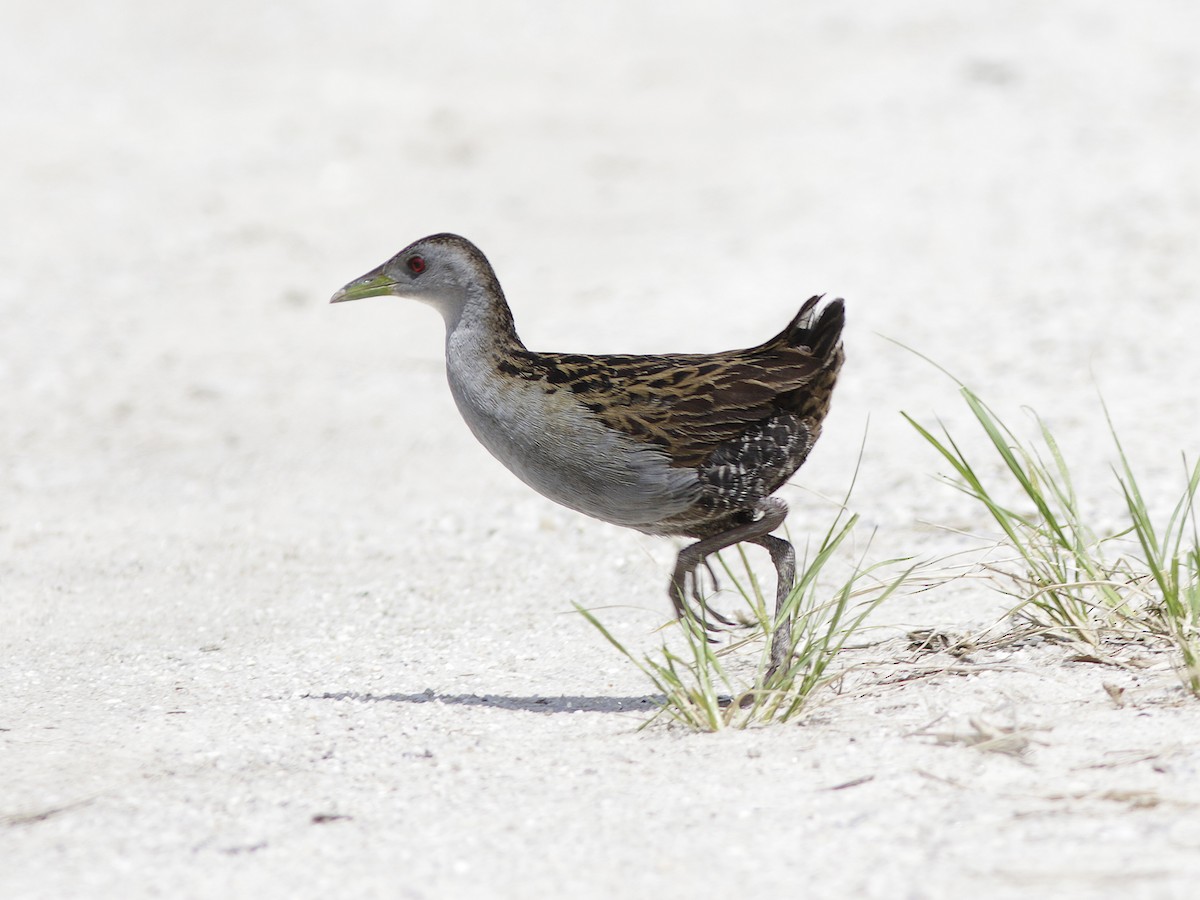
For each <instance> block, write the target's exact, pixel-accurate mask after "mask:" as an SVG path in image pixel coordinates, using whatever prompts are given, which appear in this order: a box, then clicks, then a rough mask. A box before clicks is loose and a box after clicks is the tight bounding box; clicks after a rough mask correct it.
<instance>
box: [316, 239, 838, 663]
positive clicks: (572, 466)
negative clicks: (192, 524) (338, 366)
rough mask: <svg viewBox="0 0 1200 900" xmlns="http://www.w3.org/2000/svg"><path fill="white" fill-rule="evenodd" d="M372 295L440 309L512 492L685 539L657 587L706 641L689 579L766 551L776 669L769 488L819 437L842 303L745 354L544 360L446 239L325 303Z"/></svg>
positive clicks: (457, 242)
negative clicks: (727, 555)
mask: <svg viewBox="0 0 1200 900" xmlns="http://www.w3.org/2000/svg"><path fill="white" fill-rule="evenodd" d="M379 296H396V297H404V298H411V299H414V300H420V301H423V302H424V303H426V304H428V305H430V306H433V307H434V308H435V309H436V310H438V312H440V313H441V315H442V318H443V319H444V320H445V325H446V342H445V355H446V376H447V380H448V382H449V386H450V392H451V395H452V396H453V398H454V402H455V404H456V405H457V407H458V410H459V412H460V413H461V414H462V417H463V419H464V420H465V421H466V423H467V425H468V427H469V428H470V429H471V431H472V432H473V433H474V435H475V437H476V438H477V439H478V440H479V442H480V443H481V444H483V446H484V447H485V448H487V450H488V451H490V452H491V454H492V455H493V456H495V457H496V458H497V459H498V460H499V461H500V462H501V463H503V464H504V465H505V466H506V467H508V469H510V470H511V471H512V472H513V473H514V474H515V475H516V476H517V477H518V478H520V479H521V480H522V481H523V482H525V483H526V484H527V485H529V486H530V487H532V488H533V489H534V490H536V491H538V492H539V493H541V494H543V495H544V496H546V497H548V498H549V499H551V500H553V501H556V502H557V503H560V504H562V505H563V506H566V507H568V508H570V509H573V510H576V511H578V512H581V513H584V514H586V515H589V516H592V517H594V518H596V519H600V520H602V521H605V522H610V523H612V524H614V525H620V526H624V527H627V528H632V529H635V530H637V531H640V532H643V533H645V534H650V535H662V536H675V537H683V538H690V539H693V540H694V541H695V543H691V544H688V545H686V546H684V547H683V548H682V549H681V550H680V551H679V552H678V555H677V557H676V561H675V567H674V570H673V572H672V574H671V578H670V581H669V583H668V586H667V593H668V596H669V598H670V601H671V603H672V606H673V608H674V611H675V614H676V616H679V617H683V616H685V615H687V616H692V617H698V619H699V620H700V621H702V622H703V624H704V628H705V630H706V632H712V631H714V630H715V629H718V628H720V627H721V625H724V626H732V625H734V624H735V623H734V622H733V621H732V620H730V619H729V618H727V617H725V616H724V615H722V614H720V613H718V612H716V611H714V610H712V609H711V608H709V607H708V605H707V603H706V601H705V599H704V598H703V596H702V592H701V576H700V571H699V570H700V568H701V566H703V567H704V568H705V569H707V571H708V573H709V575H710V577H712V579H713V581H714V582H715V581H716V576H715V573H714V572H713V570H712V567H711V565H710V563H709V561H708V557H709V556H711V555H713V554H715V553H718V552H720V551H721V550H724V549H726V548H728V547H732V546H734V545H735V544H738V543H741V542H743V541H745V542H749V543H752V544H756V545H758V546H760V547H763V548H765V549H766V550H767V552H768V553H769V555H770V558H771V561H772V564H773V565H774V567H775V572H776V580H777V584H776V604H775V621H774V627H773V638H772V641H771V649H770V666H769V669H768V671H767V674H768V676H770V675H771V674H773V673H774V672H775V671H777V670H779V669H780V668H781V667H785V666H786V665H787V663H788V661H789V659H790V657H791V654H792V653H793V652H794V650H793V645H792V643H791V621H790V618H785V619H784V620H783V621H780V616H781V614H782V612H783V609H784V603H785V601H786V600H787V597H788V595H789V593H790V592H791V590H792V587H793V582H794V580H795V566H796V562H795V551H794V550H793V548H792V545H791V543H789V542H788V541H787V540H785V539H784V538H782V537H779V536H777V535H774V534H772V533H771V532H773V531H775V530H776V529H777V528H779V527H780V526H781V525H782V524H783V522H784V519H785V517H786V516H787V513H788V507H787V504H786V503H785V502H784V501H783V500H782V499H780V498H778V497H775V496H773V494H774V493H775V492H776V491H777V490H778V489H779V488H780V487H782V486H783V485H784V484H785V483H786V482H787V481H788V479H789V478H791V476H792V475H793V474H794V473H795V472H796V470H797V469H799V468H800V466H801V465H802V464H803V463H804V461H805V460H806V459H807V458H808V455H809V453H810V451H811V450H812V448H813V444H814V443H816V441H817V438H818V437H820V435H821V429H822V425H823V423H824V420H825V417H826V414H827V413H828V411H829V404H830V397H831V395H832V392H833V389H834V385H835V384H836V382H837V378H838V374H839V372H840V370H841V368H842V364H843V362H844V359H845V352H844V349H843V346H842V330H843V326H844V323H845V306H844V302H843V300H842V299H841V298H837V299H834V300H831V301H829V302H824V303H823V302H822V300H823V295H817V296H813V297H811V298H809V299H808V300H807V301H805V302H804V303H803V304H802V305H801V307H800V310H799V312H797V313H796V315H795V316H794V317H793V318H792V319H791V321H790V322H789V323H788V324H787V326H786V327H785V328H784V329H783V330H782V331H780V332H779V333H778V334H777V335H775V336H774V337H772V338H771V339H769V340H767V341H765V342H763V343H761V344H758V345H757V346H754V347H750V348H747V349H744V350H729V351H725V352H719V353H667V354H656V355H619V354H605V355H590V354H583V353H541V352H535V351H532V350H529V349H527V348H526V347H525V345H524V344H523V343H522V341H521V339H520V338H519V337H518V336H517V331H516V327H515V324H514V319H513V315H512V311H511V309H510V307H509V305H508V301H507V300H506V299H505V295H504V291H503V290H502V289H501V287H500V282H499V280H498V279H497V277H496V273H495V271H494V270H493V268H492V265H491V263H489V262H488V259H487V257H485V256H484V254H483V253H482V252H481V251H480V250H479V248H478V247H476V246H475V245H474V244H473V243H471V242H470V241H468V240H467V239H466V238H464V237H461V236H459V235H456V234H449V233H442V234H434V235H430V236H428V237H424V238H421V239H420V240H417V241H414V242H413V243H411V244H409V245H408V246H407V247H405V248H404V249H403V250H401V251H400V252H399V253H397V254H396V255H395V256H393V257H392V258H391V259H389V260H388V261H387V262H385V263H383V264H382V265H380V266H378V267H376V268H374V269H372V270H371V271H370V272H367V273H366V274H365V275H363V276H361V277H359V278H356V279H355V280H353V281H351V282H350V283H349V284H347V285H345V286H344V287H343V288H341V289H340V290H339V291H337V293H335V294H334V295H333V297H332V298H331V300H330V302H331V303H342V302H345V301H348V300H359V299H363V298H367V297H379ZM693 601H694V602H695V603H696V604H697V605H698V612H697V609H695V608H693V607H692V606H691V605H690V604H691V603H692V602H693ZM709 617H711V618H709ZM712 620H716V622H714V621H712ZM717 623H720V624H717Z"/></svg>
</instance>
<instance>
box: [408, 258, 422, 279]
mask: <svg viewBox="0 0 1200 900" xmlns="http://www.w3.org/2000/svg"><path fill="white" fill-rule="evenodd" d="M406 265H407V266H408V271H410V272H412V273H413V274H414V275H420V274H421V273H422V272H424V271H425V257H423V256H410V257H409V258H408V263H407V264H406Z"/></svg>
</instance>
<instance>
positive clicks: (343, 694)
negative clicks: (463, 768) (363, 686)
mask: <svg viewBox="0 0 1200 900" xmlns="http://www.w3.org/2000/svg"><path fill="white" fill-rule="evenodd" d="M305 696H306V697H307V698H308V699H310V700H357V701H359V702H361V703H445V704H447V705H449V706H484V707H488V708H491V709H519V710H522V711H524V712H535V713H547V714H549V713H574V712H603V713H613V712H631V711H639V712H640V711H644V710H651V709H654V708H655V707H656V706H658V705H659V704H660V703H661V702H662V698H661V697H577V696H576V697H506V696H503V695H500V694H484V695H482V696H480V695H479V694H439V693H436V692H435V691H433V690H425V691H422V692H421V693H419V694H359V693H356V692H354V691H338V692H336V693H325V694H306V695H305Z"/></svg>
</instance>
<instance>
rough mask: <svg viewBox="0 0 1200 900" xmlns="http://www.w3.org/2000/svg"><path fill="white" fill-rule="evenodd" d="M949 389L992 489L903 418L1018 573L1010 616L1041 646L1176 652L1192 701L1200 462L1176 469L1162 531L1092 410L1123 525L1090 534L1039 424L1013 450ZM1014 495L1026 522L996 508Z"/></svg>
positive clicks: (1198, 602)
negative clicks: (1025, 624)
mask: <svg viewBox="0 0 1200 900" xmlns="http://www.w3.org/2000/svg"><path fill="white" fill-rule="evenodd" d="M956 380H957V379H956ZM959 385H960V387H959V393H960V395H961V396H962V398H963V400H964V401H965V402H966V404H967V407H968V408H969V409H970V411H971V414H972V415H973V416H974V419H975V421H976V422H977V423H978V425H979V426H980V428H981V429H982V431H983V433H984V435H985V436H986V437H987V443H988V444H989V445H990V449H991V450H992V451H994V453H995V456H996V458H998V460H999V462H1000V463H1001V465H1000V466H999V471H1000V473H1001V474H1000V476H999V477H998V478H997V479H995V480H994V481H988V480H985V478H984V477H983V476H982V475H981V471H982V470H981V468H980V467H979V466H977V465H975V464H974V463H972V462H971V460H970V459H968V456H967V454H966V453H965V452H964V451H963V449H962V447H961V446H960V444H959V443H958V442H956V441H955V440H954V438H953V437H952V436H951V435H950V434H949V432H948V431H947V430H946V428H945V427H944V426H940V427H939V429H938V431H937V433H935V432H934V430H932V429H930V428H926V427H925V426H923V425H922V424H920V423H919V422H917V421H916V420H914V419H913V418H912V417H911V416H909V415H907V414H903V415H904V417H905V419H907V421H908V422H909V423H910V424H911V425H912V426H913V428H915V429H916V431H917V433H918V434H920V435H921V437H922V438H923V439H924V440H925V441H926V442H928V443H929V444H930V446H932V447H933V448H934V449H935V450H936V451H937V452H938V453H939V454H940V455H941V457H942V458H943V459H944V460H945V461H946V462H947V463H949V465H950V467H951V468H952V469H953V471H954V476H953V477H951V478H950V479H948V480H949V481H950V483H951V484H952V485H953V486H954V487H955V488H957V489H958V490H960V491H962V492H963V493H965V494H966V495H967V496H969V497H971V498H972V499H973V500H975V501H977V502H978V503H980V504H981V505H982V506H983V507H984V509H986V510H987V512H988V514H989V515H990V516H991V518H992V519H993V520H994V521H995V523H996V524H997V525H998V526H999V528H1000V530H1001V532H1002V533H1003V535H1004V541H1005V543H1007V545H1009V546H1010V547H1011V548H1012V550H1013V551H1015V554H1016V560H1017V561H1018V562H1019V565H1018V566H1017V567H1016V568H1015V569H1013V568H1011V567H1010V568H1008V569H1007V570H1004V571H1003V574H1005V575H1006V576H1007V578H1009V579H1011V581H1012V582H1014V583H1015V585H1016V588H1015V590H1011V591H1010V593H1014V594H1016V595H1017V596H1018V597H1019V598H1020V601H1021V602H1020V603H1019V604H1018V605H1017V606H1016V607H1015V608H1014V609H1013V610H1012V612H1013V613H1014V614H1015V615H1017V616H1019V617H1022V618H1025V619H1027V620H1029V621H1031V622H1033V623H1034V624H1035V625H1037V626H1038V627H1040V628H1042V629H1044V630H1045V632H1046V633H1047V634H1049V635H1051V636H1055V637H1058V638H1060V639H1063V640H1068V641H1078V642H1081V643H1084V644H1087V645H1088V646H1089V647H1091V648H1093V649H1096V650H1103V649H1104V648H1105V647H1107V646H1111V645H1113V644H1114V643H1120V642H1128V641H1139V642H1145V641H1146V640H1147V639H1150V640H1151V641H1153V640H1155V639H1158V640H1165V641H1167V642H1169V643H1170V644H1171V645H1173V646H1174V648H1175V649H1176V651H1177V654H1178V655H1177V658H1176V662H1177V665H1176V668H1177V669H1178V671H1179V672H1180V675H1181V680H1182V681H1183V683H1184V684H1185V686H1187V688H1188V689H1189V690H1190V691H1191V692H1192V693H1194V694H1196V695H1197V696H1200V665H1198V663H1200V630H1198V626H1200V537H1198V535H1197V527H1196V515H1195V503H1194V501H1195V496H1196V492H1197V488H1198V487H1200V464H1198V465H1195V466H1191V467H1189V466H1187V463H1186V460H1185V476H1186V478H1185V481H1186V487H1185V490H1184V492H1183V495H1182V496H1181V497H1180V499H1179V501H1178V502H1177V503H1176V504H1175V506H1174V508H1173V510H1172V512H1171V514H1170V516H1169V517H1168V518H1167V520H1166V522H1165V523H1157V522H1156V521H1155V520H1154V518H1153V516H1152V514H1151V512H1150V510H1149V509H1148V507H1147V504H1146V501H1145V499H1144V497H1143V494H1142V491H1141V488H1140V487H1139V485H1138V481H1137V478H1136V476H1135V475H1134V471H1133V468H1132V466H1131V464H1130V462H1129V458H1128V456H1127V455H1126V454H1125V450H1124V447H1123V446H1122V444H1121V440H1120V437H1119V436H1118V434H1117V430H1116V427H1115V426H1114V424H1113V421H1112V418H1111V416H1110V415H1109V412H1108V408H1107V406H1104V405H1103V401H1101V404H1102V406H1103V409H1104V415H1105V420H1106V422H1107V426H1108V431H1109V434H1110V436H1111V437H1112V440H1113V443H1114V444H1115V446H1116V450H1117V457H1118V461H1119V463H1118V465H1117V466H1115V467H1114V470H1113V471H1114V475H1115V477H1116V480H1117V483H1118V485H1119V487H1120V489H1121V492H1122V495H1123V497H1124V500H1125V513H1126V515H1127V523H1126V524H1125V527H1123V528H1122V529H1121V530H1119V531H1117V532H1115V533H1111V534H1106V535H1100V534H1098V533H1097V532H1096V530H1095V529H1094V528H1093V527H1092V526H1091V525H1090V524H1089V517H1088V515H1087V514H1086V513H1085V511H1084V510H1083V509H1082V507H1081V505H1080V502H1079V498H1078V495H1077V494H1076V492H1075V487H1074V485H1073V483H1072V479H1071V473H1070V468H1069V466H1068V464H1067V461H1066V460H1065V459H1064V457H1063V454H1062V452H1061V450H1060V449H1059V445H1058V442H1057V441H1056V440H1055V439H1054V435H1053V434H1052V433H1051V431H1050V429H1049V427H1048V426H1047V425H1046V423H1045V422H1044V421H1043V420H1042V419H1041V418H1040V417H1038V416H1037V414H1036V413H1033V414H1032V415H1033V419H1034V423H1035V426H1036V436H1035V438H1034V439H1033V440H1031V441H1026V440H1022V439H1021V438H1019V437H1018V436H1017V435H1016V434H1015V433H1014V432H1013V430H1012V429H1010V428H1009V427H1008V426H1007V425H1006V424H1005V423H1004V422H1003V421H1002V420H1001V419H1000V418H999V416H997V415H996V413H995V412H994V411H993V410H992V409H991V408H990V407H989V406H988V405H987V404H986V403H984V402H983V400H981V399H980V398H979V396H978V395H977V394H975V393H974V392H973V391H972V390H971V389H970V388H968V387H966V386H965V385H963V384H962V383H961V382H959ZM1014 487H1015V488H1016V493H1017V495H1018V497H1019V498H1020V499H1021V500H1022V501H1026V502H1028V504H1030V505H1031V507H1032V511H1031V512H1017V511H1014V510H1013V509H1012V508H1011V507H1010V506H1009V505H1006V504H1005V503H1003V502H1001V500H1000V499H998V498H999V496H1000V494H1001V492H1006V493H1011V492H1012V491H1013V488H1014ZM1021 505H1022V506H1024V505H1025V503H1024V502H1023V503H1022V504H1021ZM1131 542H1134V546H1132V547H1131Z"/></svg>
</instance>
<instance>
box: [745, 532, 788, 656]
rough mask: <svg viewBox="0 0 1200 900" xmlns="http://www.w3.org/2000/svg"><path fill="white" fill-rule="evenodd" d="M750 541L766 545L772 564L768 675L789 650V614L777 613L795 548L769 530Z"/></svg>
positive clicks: (780, 609)
mask: <svg viewBox="0 0 1200 900" xmlns="http://www.w3.org/2000/svg"><path fill="white" fill-rule="evenodd" d="M753 542H754V543H756V544H758V545H759V546H760V547H766V548H767V552H768V553H770V554H771V562H772V563H774V564H775V577H776V582H775V635H774V637H772V638H771V668H769V669H767V676H766V677H767V678H770V677H771V676H772V675H774V674H775V673H776V672H777V671H778V670H779V668H780V667H781V666H784V665H785V664H786V663H787V662H788V657H789V656H791V654H792V617H791V616H788V617H786V618H781V616H782V615H783V606H784V604H785V603H786V602H787V598H788V595H789V594H791V592H792V586H793V584H794V583H795V581H796V551H795V550H793V549H792V545H791V544H789V543H788V542H787V541H785V540H784V539H783V538H781V537H776V536H775V535H773V534H764V535H762V536H761V537H757V538H753Z"/></svg>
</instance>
